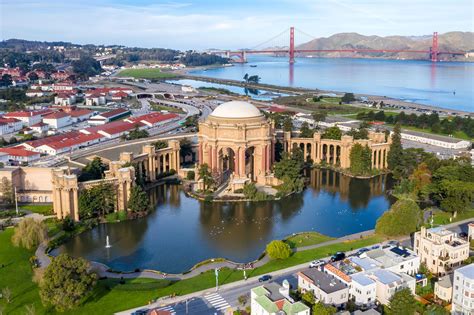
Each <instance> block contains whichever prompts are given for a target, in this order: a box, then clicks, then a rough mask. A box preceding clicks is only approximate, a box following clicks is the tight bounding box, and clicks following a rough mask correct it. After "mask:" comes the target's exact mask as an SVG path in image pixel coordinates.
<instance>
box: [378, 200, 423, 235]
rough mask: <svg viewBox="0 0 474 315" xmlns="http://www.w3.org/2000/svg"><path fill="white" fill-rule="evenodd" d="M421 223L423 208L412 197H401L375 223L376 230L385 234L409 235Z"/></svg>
mask: <svg viewBox="0 0 474 315" xmlns="http://www.w3.org/2000/svg"><path fill="white" fill-rule="evenodd" d="M420 223H421V210H420V207H418V204H417V203H416V202H415V201H413V200H411V199H400V200H398V201H397V202H395V203H394V204H393V205H392V206H391V207H390V210H388V211H386V212H385V213H384V214H383V215H382V216H381V217H380V218H379V219H378V220H377V223H376V224H375V232H376V233H377V234H380V235H384V236H389V237H393V236H401V235H409V234H411V233H413V232H415V231H416V229H417V227H418V225H419V224H420Z"/></svg>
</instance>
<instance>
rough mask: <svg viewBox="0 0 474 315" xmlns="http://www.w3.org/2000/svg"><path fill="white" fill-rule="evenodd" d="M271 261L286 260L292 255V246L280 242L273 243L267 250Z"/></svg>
mask: <svg viewBox="0 0 474 315" xmlns="http://www.w3.org/2000/svg"><path fill="white" fill-rule="evenodd" d="M266 252H267V254H268V256H269V257H270V258H271V259H286V258H288V257H290V255H291V248H290V245H288V244H286V243H285V242H283V241H280V240H274V241H271V242H270V243H269V244H268V245H267V248H266Z"/></svg>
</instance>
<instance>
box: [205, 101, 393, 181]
mask: <svg viewBox="0 0 474 315" xmlns="http://www.w3.org/2000/svg"><path fill="white" fill-rule="evenodd" d="M275 134H276V131H275V128H274V124H273V122H271V121H270V120H269V119H267V118H266V117H265V116H264V115H263V114H262V113H261V112H260V110H259V109H258V108H256V107H255V106H254V105H252V104H250V103H248V102H243V101H231V102H227V103H223V104H221V105H219V106H218V107H217V108H216V109H215V110H214V111H213V112H212V113H211V114H210V115H209V116H208V118H207V119H206V120H205V121H204V122H201V123H200V124H199V133H198V141H199V149H198V152H199V153H198V160H199V163H200V164H201V165H202V164H207V165H208V166H209V167H210V169H211V170H212V172H213V174H214V177H215V179H216V180H217V182H218V183H221V182H223V181H224V180H225V179H227V178H228V177H230V185H231V188H232V189H233V190H235V189H236V188H238V187H241V186H243V184H245V183H246V182H249V181H253V182H257V183H259V184H263V185H275V184H277V180H276V179H275V178H274V176H273V174H272V165H273V163H274V161H275V143H276V141H277V139H276V137H275ZM281 140H282V141H283V144H284V149H285V151H286V152H291V149H292V148H294V147H299V148H301V150H302V151H303V153H304V156H305V159H306V160H307V161H309V160H312V161H314V162H315V163H321V162H322V161H324V162H326V163H327V164H328V165H334V166H336V167H341V168H349V167H350V159H349V155H350V151H351V148H352V146H353V145H354V144H355V143H360V144H362V145H367V146H368V147H369V148H370V149H371V151H372V167H373V168H375V169H385V168H386V167H387V154H388V151H389V150H390V143H391V140H390V139H389V140H388V141H385V134H384V133H379V132H369V139H367V140H354V139H353V137H351V136H346V135H344V136H342V138H341V140H331V139H322V138H321V134H320V133H315V134H314V137H313V138H298V137H292V134H291V132H285V133H284V136H283V139H281Z"/></svg>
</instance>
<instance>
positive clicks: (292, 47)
mask: <svg viewBox="0 0 474 315" xmlns="http://www.w3.org/2000/svg"><path fill="white" fill-rule="evenodd" d="M289 56H290V64H292V63H295V28H294V27H293V26H292V27H290V50H289Z"/></svg>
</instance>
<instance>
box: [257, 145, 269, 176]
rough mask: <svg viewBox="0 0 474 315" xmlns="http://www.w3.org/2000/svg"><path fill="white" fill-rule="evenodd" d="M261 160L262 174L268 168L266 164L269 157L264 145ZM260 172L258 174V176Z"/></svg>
mask: <svg viewBox="0 0 474 315" xmlns="http://www.w3.org/2000/svg"><path fill="white" fill-rule="evenodd" d="M261 159H262V169H261V171H262V172H265V169H266V168H267V167H266V165H265V162H266V160H267V157H266V151H265V146H264V145H262V155H261ZM258 173H259V172H257V174H258Z"/></svg>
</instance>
